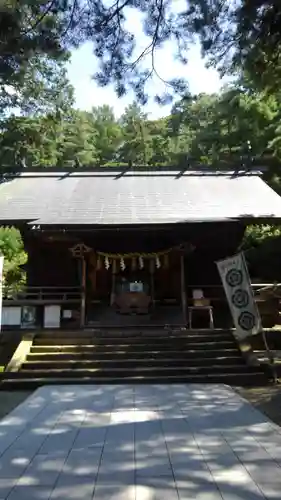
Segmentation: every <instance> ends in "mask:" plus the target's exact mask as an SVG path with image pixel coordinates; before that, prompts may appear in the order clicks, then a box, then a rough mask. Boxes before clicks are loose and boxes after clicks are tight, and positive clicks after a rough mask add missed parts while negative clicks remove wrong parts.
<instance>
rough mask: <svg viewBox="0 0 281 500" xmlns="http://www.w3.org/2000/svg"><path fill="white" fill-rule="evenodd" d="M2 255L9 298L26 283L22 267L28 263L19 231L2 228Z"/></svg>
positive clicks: (0, 242) (0, 244)
mask: <svg viewBox="0 0 281 500" xmlns="http://www.w3.org/2000/svg"><path fill="white" fill-rule="evenodd" d="M0 253H1V255H3V256H4V269H3V289H4V290H3V291H4V296H6V297H7V296H8V297H9V296H12V295H13V294H14V293H16V292H18V291H20V290H21V288H22V287H23V286H24V283H25V271H24V269H23V268H22V266H23V265H24V264H25V263H26V262H27V254H26V252H25V250H24V245H23V241H22V238H21V234H20V232H19V231H18V229H16V228H14V227H11V228H9V227H0Z"/></svg>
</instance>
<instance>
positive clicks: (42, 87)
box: [0, 0, 68, 115]
mask: <svg viewBox="0 0 281 500" xmlns="http://www.w3.org/2000/svg"><path fill="white" fill-rule="evenodd" d="M55 3H56V2H48V1H43V0H41V1H40V0H39V1H32V0H21V1H20V2H16V1H15V0H3V1H2V2H1V14H0V33H1V44H0V115H1V112H2V113H6V110H7V108H8V109H11V108H12V109H14V108H15V107H20V108H21V109H24V110H25V111H27V110H28V111H29V110H30V108H34V105H35V104H36V101H37V99H38V98H39V97H40V99H39V101H40V105H41V106H42V104H43V101H44V107H45V106H46V105H49V104H50V101H52V99H53V97H52V96H53V95H57V94H58V92H59V93H60V95H62V93H63V87H65V81H66V79H65V70H64V68H63V64H64V62H65V61H66V60H67V58H68V52H67V50H66V47H65V46H63V45H62V39H61V28H60V23H59V17H58V16H57V15H56V9H55ZM59 80H60V81H62V80H63V86H62V85H60V84H59ZM58 84H59V85H58ZM58 86H59V88H58ZM62 101H63V99H61V102H62Z"/></svg>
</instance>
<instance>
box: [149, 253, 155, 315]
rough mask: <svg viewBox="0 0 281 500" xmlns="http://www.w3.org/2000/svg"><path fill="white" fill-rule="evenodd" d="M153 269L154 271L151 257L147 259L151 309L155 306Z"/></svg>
mask: <svg viewBox="0 0 281 500" xmlns="http://www.w3.org/2000/svg"><path fill="white" fill-rule="evenodd" d="M154 271H155V265H154V260H152V259H151V260H150V261H149V272H150V295H151V301H152V307H153V309H154V306H155V286H154Z"/></svg>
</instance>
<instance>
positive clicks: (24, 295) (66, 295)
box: [4, 286, 82, 302]
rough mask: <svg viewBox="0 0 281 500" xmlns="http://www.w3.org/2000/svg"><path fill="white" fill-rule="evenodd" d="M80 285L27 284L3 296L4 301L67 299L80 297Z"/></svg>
mask: <svg viewBox="0 0 281 500" xmlns="http://www.w3.org/2000/svg"><path fill="white" fill-rule="evenodd" d="M81 293H82V287H80V286H73V287H70V286H65V287H64V286H58V287H55V286H54V287H52V286H41V287H40V286H27V287H24V288H23V289H22V290H21V291H19V292H17V293H15V294H14V296H13V297H4V300H6V301H11V302H12V301H24V300H34V301H41V302H42V301H50V300H52V299H53V300H57V301H67V300H74V299H75V300H78V299H80V298H81Z"/></svg>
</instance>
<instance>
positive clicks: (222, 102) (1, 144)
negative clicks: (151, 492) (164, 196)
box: [0, 86, 281, 192]
mask: <svg viewBox="0 0 281 500" xmlns="http://www.w3.org/2000/svg"><path fill="white" fill-rule="evenodd" d="M280 123H281V94H280V93H278V94H276V95H275V96H267V95H266V94H264V93H253V92H251V91H250V90H248V89H247V88H246V87H243V88H242V87H240V86H229V87H226V88H225V89H224V90H223V91H222V92H221V93H219V94H212V95H208V94H201V95H198V96H194V97H192V96H190V95H187V96H186V97H185V98H184V99H182V100H180V101H179V102H177V103H176V104H175V105H174V106H173V108H172V112H171V115H170V116H167V117H166V118H162V119H160V120H148V118H147V116H146V115H145V113H144V112H143V111H142V109H141V108H140V107H139V105H138V104H137V103H136V102H134V103H133V104H131V105H130V106H128V107H127V108H126V110H125V111H124V113H123V115H122V116H121V117H120V119H119V120H118V119H116V117H115V116H114V112H113V109H112V108H110V107H109V106H101V107H95V108H93V109H92V111H89V112H86V111H79V110H76V109H73V108H72V106H71V102H70V101H67V100H66V101H65V103H64V108H63V107H61V109H60V110H56V111H55V108H54V111H53V112H45V113H35V114H32V115H31V114H29V115H28V116H10V117H8V118H5V119H3V120H2V122H1V129H0V160H1V165H2V169H6V168H8V167H9V166H11V165H12V166H13V165H18V162H19V159H20V158H21V159H25V162H26V164H27V165H28V166H42V167H48V166H51V165H54V166H56V165H57V166H62V167H63V166H75V167H79V166H83V165H84V166H87V165H96V164H98V165H107V164H109V165H111V164H114V163H115V164H118V163H119V164H120V163H122V164H126V165H128V164H133V165H135V166H136V165H178V166H179V167H180V168H181V167H183V168H189V167H190V168H192V166H194V165H195V166H196V164H200V165H202V164H203V165H206V166H209V167H210V168H216V169H223V168H225V167H231V168H234V169H241V168H245V167H246V168H251V166H252V165H253V164H255V163H256V162H257V161H258V162H259V163H260V164H262V163H263V164H264V165H269V164H270V165H271V169H270V172H269V173H268V174H267V180H268V182H270V183H271V184H272V185H273V186H274V188H275V189H276V190H277V191H280V192H281V189H280V186H281V183H280V173H279V166H278V161H279V160H280V159H281V126H280Z"/></svg>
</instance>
